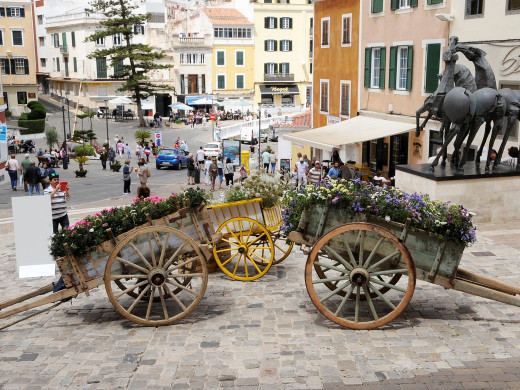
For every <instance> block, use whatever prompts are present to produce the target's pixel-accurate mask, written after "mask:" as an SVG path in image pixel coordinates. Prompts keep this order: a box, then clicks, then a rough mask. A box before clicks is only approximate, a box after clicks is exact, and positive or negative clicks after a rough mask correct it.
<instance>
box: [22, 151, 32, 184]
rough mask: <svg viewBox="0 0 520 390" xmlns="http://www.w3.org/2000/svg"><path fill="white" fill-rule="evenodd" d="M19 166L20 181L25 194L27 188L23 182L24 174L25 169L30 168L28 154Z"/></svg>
mask: <svg viewBox="0 0 520 390" xmlns="http://www.w3.org/2000/svg"><path fill="white" fill-rule="evenodd" d="M21 166H22V179H21V180H22V181H23V189H24V190H25V192H27V191H28V188H27V180H25V172H26V171H27V168H29V167H30V166H31V160H29V154H26V155H25V159H23V160H22V163H21Z"/></svg>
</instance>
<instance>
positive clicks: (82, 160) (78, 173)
mask: <svg viewBox="0 0 520 390" xmlns="http://www.w3.org/2000/svg"><path fill="white" fill-rule="evenodd" d="M74 160H76V161H77V162H78V164H79V170H77V171H75V173H76V177H85V176H87V172H88V171H87V170H86V169H83V164H85V163H86V162H87V161H88V157H87V156H78V155H76V157H75V158H74Z"/></svg>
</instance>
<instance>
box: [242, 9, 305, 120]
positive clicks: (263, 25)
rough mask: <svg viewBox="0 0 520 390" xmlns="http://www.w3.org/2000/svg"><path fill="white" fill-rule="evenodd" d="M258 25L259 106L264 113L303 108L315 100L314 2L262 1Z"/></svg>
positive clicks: (256, 69)
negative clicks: (313, 73)
mask: <svg viewBox="0 0 520 390" xmlns="http://www.w3.org/2000/svg"><path fill="white" fill-rule="evenodd" d="M251 2H252V3H253V7H254V25H255V90H254V93H255V97H254V102H255V107H256V106H257V105H258V103H259V102H261V103H262V113H263V112H264V111H265V110H267V112H269V113H271V114H275V115H276V114H277V113H280V112H294V111H301V110H302V109H303V108H304V107H305V106H306V105H307V104H310V103H311V101H312V61H311V58H312V48H313V5H312V4H310V3H309V1H307V0H291V1H290V2H289V1H288V0H284V1H274V0H258V1H251Z"/></svg>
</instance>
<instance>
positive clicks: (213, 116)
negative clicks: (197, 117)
mask: <svg viewBox="0 0 520 390" xmlns="http://www.w3.org/2000/svg"><path fill="white" fill-rule="evenodd" d="M209 119H210V120H212V121H214V120H215V119H217V116H216V115H215V114H211V115H210V116H209Z"/></svg>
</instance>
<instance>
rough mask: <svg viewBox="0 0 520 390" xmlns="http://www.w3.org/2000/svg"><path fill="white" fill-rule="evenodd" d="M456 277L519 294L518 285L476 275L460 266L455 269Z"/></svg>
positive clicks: (508, 292) (511, 293)
mask: <svg viewBox="0 0 520 390" xmlns="http://www.w3.org/2000/svg"><path fill="white" fill-rule="evenodd" d="M456 279H463V280H467V281H469V282H473V283H478V284H481V285H483V286H486V287H489V288H492V289H494V290H497V291H501V292H503V293H506V294H510V295H520V287H517V286H513V285H511V284H508V283H504V282H501V281H499V280H496V279H495V278H488V277H486V276H482V275H477V274H474V273H472V272H470V271H467V270H465V269H462V268H458V269H457V274H456Z"/></svg>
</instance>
